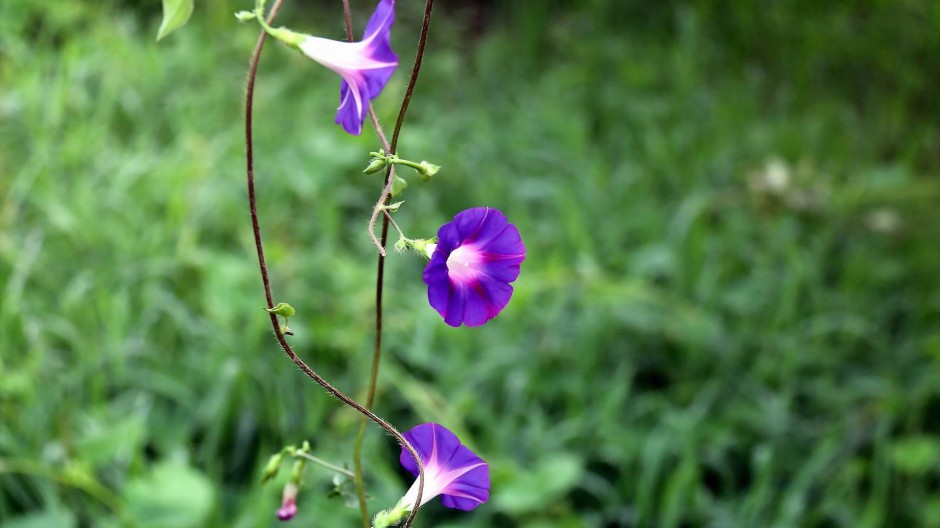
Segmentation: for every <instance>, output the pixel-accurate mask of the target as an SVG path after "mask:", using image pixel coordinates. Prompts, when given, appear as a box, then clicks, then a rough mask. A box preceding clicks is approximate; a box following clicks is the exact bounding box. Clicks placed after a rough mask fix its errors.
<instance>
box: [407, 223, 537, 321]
mask: <svg viewBox="0 0 940 528" xmlns="http://www.w3.org/2000/svg"><path fill="white" fill-rule="evenodd" d="M437 237H438V242H437V246H436V247H434V248H433V252H432V253H431V255H430V256H431V260H430V262H428V265H427V267H426V268H425V269H424V283H425V284H427V285H428V302H430V303H431V306H432V307H433V308H434V309H435V310H437V312H438V313H439V314H441V317H443V318H444V322H445V323H447V324H448V325H450V326H455V327H456V326H460V325H461V324H465V325H467V326H480V325H482V324H484V323H486V322H487V321H489V320H490V319H492V318H494V317H496V315H497V314H499V312H500V311H502V310H503V308H505V307H506V304H508V303H509V298H510V297H512V292H513V289H512V286H511V285H510V283H511V282H513V281H515V280H516V278H517V277H519V265H520V264H522V261H523V260H525V245H524V244H523V243H522V238H521V237H520V236H519V230H518V229H516V226H514V225H512V224H510V223H509V222H508V221H507V220H506V216H505V215H503V213H501V212H500V211H499V210H497V209H493V208H490V207H476V208H473V209H467V210H466V211H462V212H460V213H458V214H457V216H455V217H454V220H453V221H452V222H449V223H447V224H444V225H443V226H441V228H440V229H439V230H438V231H437ZM428 250H429V251H430V250H431V248H430V247H429V248H428Z"/></svg>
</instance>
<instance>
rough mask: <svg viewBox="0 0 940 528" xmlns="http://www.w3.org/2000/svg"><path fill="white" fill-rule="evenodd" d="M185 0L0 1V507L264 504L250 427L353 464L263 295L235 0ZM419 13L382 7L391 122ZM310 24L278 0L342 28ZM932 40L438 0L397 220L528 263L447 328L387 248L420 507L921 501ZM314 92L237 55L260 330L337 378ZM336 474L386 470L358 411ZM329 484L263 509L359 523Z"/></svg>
mask: <svg viewBox="0 0 940 528" xmlns="http://www.w3.org/2000/svg"><path fill="white" fill-rule="evenodd" d="M196 4H197V5H196V11H195V14H194V16H193V20H192V21H191V22H190V23H189V24H188V25H187V26H185V27H184V28H183V29H181V30H180V31H178V32H177V33H174V34H172V35H171V36H170V37H168V38H167V39H165V40H164V41H161V42H160V43H159V44H156V43H154V36H155V35H156V27H157V25H158V23H159V15H160V13H159V8H160V6H159V2H131V1H123V2H122V1H117V0H107V1H104V2H84V3H83V2H73V1H70V0H49V1H46V2H35V3H33V2H26V1H23V0H16V1H12V2H4V3H3V5H2V6H0V38H2V40H0V83H2V84H0V86H2V89H0V175H2V176H0V296H2V298H0V520H2V523H0V524H2V525H3V526H4V527H5V528H6V527H8V528H28V527H46V528H72V527H79V526H105V527H107V526H142V527H183V528H185V527H188V526H220V527H221V526H225V527H229V526H235V527H255V526H273V525H275V524H276V523H277V521H276V520H275V518H274V511H275V509H276V508H277V505H278V503H279V494H280V489H279V483H275V484H268V485H267V486H261V485H260V484H259V475H260V468H261V467H262V466H263V465H264V463H265V462H266V459H267V457H268V456H269V455H270V454H272V453H273V452H275V451H277V450H278V449H280V447H281V446H283V445H285V444H287V443H299V442H300V441H302V440H304V439H309V440H310V441H311V442H312V444H313V446H314V453H315V454H317V455H318V456H321V457H323V458H326V459H328V460H331V461H334V462H337V463H343V462H349V460H350V457H351V452H352V441H353V439H354V437H355V430H356V427H357V425H358V418H357V415H355V414H354V413H353V412H351V411H349V410H347V409H345V408H342V407H341V406H340V405H339V404H338V403H337V402H335V401H333V400H332V399H330V398H329V397H328V396H327V395H326V394H325V393H324V392H323V391H322V390H320V389H319V388H317V387H316V386H314V385H312V384H311V383H309V382H308V381H307V380H306V379H305V378H303V377H302V375H301V374H300V373H299V372H298V371H297V369H296V368H295V367H293V366H292V365H291V364H290V362H289V361H288V360H287V359H286V358H284V357H283V355H282V353H281V352H279V349H278V347H277V346H276V344H275V342H274V340H273V339H272V336H271V334H270V329H269V328H268V326H267V325H268V321H267V318H266V317H265V315H264V313H263V312H262V311H261V307H262V304H263V296H262V292H261V287H260V281H259V279H258V276H257V268H256V264H255V260H254V254H253V245H252V241H251V233H250V225H249V219H248V215H247V207H246V196H245V190H244V173H243V170H244V169H243V164H244V161H243V144H242V142H243V129H242V127H243V125H242V119H243V112H242V110H243V109H242V104H243V96H244V78H245V70H246V66H247V60H248V55H249V53H250V50H251V48H252V46H253V43H254V40H255V38H256V36H257V30H256V29H255V28H254V27H252V26H251V25H238V24H236V23H235V21H234V19H233V17H232V13H233V12H234V11H236V10H239V9H244V8H250V5H249V4H250V2H249V3H245V4H244V5H240V4H237V3H236V4H233V3H230V2H222V1H220V0H211V1H210V0H206V1H199V2H197V3H196ZM353 4H354V7H355V9H356V15H357V16H356V27H357V28H358V29H357V33H359V32H361V28H362V26H363V24H364V20H365V17H366V16H367V15H368V11H369V10H370V9H371V8H372V6H371V5H370V3H369V2H358V1H357V2H353ZM420 4H421V3H420V2H404V1H400V2H399V16H398V23H397V25H396V27H395V29H394V42H395V46H396V50H397V51H398V53H399V55H400V57H401V58H402V63H403V67H402V68H401V71H400V72H399V73H397V74H396V76H395V77H394V78H393V80H392V82H391V84H390V85H389V87H388V88H387V89H386V92H385V93H384V94H383V95H382V97H380V98H379V99H378V101H377V109H378V111H379V114H380V117H381V118H382V119H383V121H384V122H385V123H386V128H389V129H390V128H391V124H392V123H393V118H394V116H395V113H396V112H397V104H398V102H399V101H400V99H401V96H402V95H403V93H404V87H405V83H406V82H407V73H406V72H407V71H409V70H410V60H411V58H412V57H413V54H414V47H415V41H416V38H417V30H418V27H419V23H420V17H421V9H422V7H423V6H422V5H420ZM341 13H342V8H341V3H340V2H328V3H327V2H311V1H307V2H299V1H298V2H287V8H286V9H285V11H284V12H283V14H282V16H281V17H280V21H281V22H282V23H284V24H286V25H289V26H290V27H292V28H294V29H297V30H302V31H307V32H311V33H315V34H318V35H323V36H328V37H333V38H337V39H339V38H342V36H343V30H342V25H341ZM938 49H940V7H938V4H937V3H934V2H929V1H926V0H924V1H919V0H900V1H885V0H863V1H860V2H849V1H831V2H824V3H817V2H805V1H780V2H769V3H764V2H754V3H752V2H747V1H743V0H739V1H732V2H718V1H717V0H705V1H700V2H691V3H689V2H680V1H678V0H670V1H666V2H660V3H649V4H647V3H642V2H629V3H622V2H618V1H614V0H590V1H584V2H573V1H557V0H556V1H547V2H513V3H508V2H504V3H497V2H471V3H458V2H440V5H438V6H437V8H436V14H435V16H434V21H433V25H432V28H431V37H430V41H429V52H428V54H427V56H426V58H425V66H424V70H423V74H422V78H421V79H420V81H419V85H418V90H417V93H416V96H415V99H414V101H413V103H412V106H411V113H410V114H409V118H408V120H407V122H406V125H405V128H404V131H403V134H402V141H401V149H400V151H401V153H402V155H403V156H404V157H406V158H408V157H410V158H415V159H428V160H431V161H433V162H435V163H438V164H440V165H443V167H444V169H443V170H442V171H441V172H440V173H439V174H438V176H436V177H435V180H434V181H433V182H432V183H431V184H423V183H422V182H420V181H419V180H418V179H416V178H413V179H412V180H413V181H412V182H411V187H410V188H409V189H408V191H407V192H406V194H405V195H404V199H405V200H407V203H406V204H405V206H404V207H403V208H402V210H401V212H400V213H399V214H398V220H399V222H400V223H401V224H402V225H403V227H405V229H406V231H407V232H408V233H409V235H411V236H428V235H431V234H433V233H434V232H435V231H436V228H437V226H439V225H440V224H441V223H443V222H444V221H447V220H448V219H450V218H451V217H452V216H453V215H454V214H455V213H456V212H458V211H460V210H461V209H464V208H467V207H471V206H477V205H488V206H492V207H497V208H499V209H501V210H503V211H504V212H506V214H507V215H508V216H509V218H510V220H511V221H513V222H514V223H516V224H517V225H518V227H519V229H520V231H521V232H522V234H523V238H524V239H525V241H526V245H527V247H528V259H527V261H526V262H525V264H524V267H523V272H522V275H521V277H520V279H519V281H518V282H517V283H516V293H515V296H514V298H513V300H512V302H511V303H510V305H509V307H508V309H507V310H505V312H503V313H502V314H501V315H500V316H499V317H498V318H497V319H495V320H494V321H492V322H491V323H489V324H488V325H486V326H485V327H483V328H481V329H466V328H462V329H451V328H449V327H446V326H445V325H444V324H443V323H442V322H441V321H440V318H439V317H438V316H437V315H436V314H435V313H434V312H433V310H431V309H430V308H429V307H428V306H427V303H426V299H425V291H424V287H423V284H422V282H421V278H420V274H421V269H422V263H421V262H420V261H419V259H417V258H415V257H413V256H410V255H402V256H397V255H396V256H393V257H392V258H390V259H389V262H388V272H389V274H388V282H387V284H386V293H387V299H388V304H387V310H386V328H387V332H386V335H385V343H386V344H387V348H386V354H385V356H384V358H383V365H382V372H381V375H380V385H379V400H378V404H377V407H376V409H377V411H378V413H379V414H380V415H382V416H384V417H386V418H388V419H389V420H391V421H392V422H393V423H395V424H396V425H398V426H399V427H400V428H401V429H407V428H410V427H411V426H413V425H415V424H417V423H420V422H424V421H438V422H440V423H443V424H445V425H446V426H447V427H449V428H451V429H453V430H454V431H456V432H458V434H460V435H461V437H462V438H463V439H464V441H465V442H466V443H468V444H469V445H471V446H472V447H473V448H474V449H475V450H477V451H478V452H479V453H480V454H481V455H482V456H483V457H484V458H485V459H486V460H487V461H489V463H490V464H491V468H492V475H493V495H492V499H491V501H490V502H489V503H487V504H486V505H485V506H483V507H481V508H479V509H478V510H476V511H474V512H473V513H470V514H465V513H461V512H452V511H448V510H445V509H444V508H442V507H441V506H440V504H439V503H437V502H435V503H434V504H432V505H429V506H428V507H426V508H425V509H424V510H423V513H422V515H421V517H420V518H419V523H418V525H420V526H476V527H484V526H486V527H492V526H496V527H502V526H525V527H581V526H590V527H593V526H598V527H621V526H622V527H634V526H635V527H691V526H716V527H718V526H721V527H725V526H727V527H736V526H740V527H756V526H774V527H796V526H802V527H816V526H818V527H839V526H846V527H848V526H851V527H872V528H874V527H880V526H924V527H930V526H934V527H936V526H940V495H938V494H937V490H938V489H940V284H938V271H940V214H938V200H940V179H938V175H940V98H938V96H937V74H938V72H940V55H938V52H937V50H938ZM337 85H338V79H337V78H336V77H335V76H334V75H333V74H331V73H330V72H328V71H326V70H325V69H323V68H320V67H318V66H316V65H314V64H311V63H309V62H307V61H305V60H304V59H303V58H302V57H300V56H298V55H297V54H295V53H293V52H290V51H288V50H286V49H284V48H283V47H278V46H274V45H269V47H268V48H267V49H266V50H265V54H264V57H263V59H262V64H261V69H260V74H259V81H258V91H257V94H256V138H257V139H256V151H255V154H256V159H257V171H258V178H259V182H258V183H259V188H258V190H259V193H260V202H259V207H260V210H261V214H262V223H263V229H264V232H265V234H266V246H267V250H268V257H269V265H270V266H271V269H272V273H273V277H272V278H273V281H274V288H275V295H276V296H277V298H278V300H279V301H287V302H290V303H291V304H292V305H293V306H294V307H295V308H297V310H298V316H297V317H295V318H293V319H292V320H291V326H292V327H293V328H294V330H295V331H296V335H295V336H294V338H293V343H294V344H295V345H296V348H297V349H298V350H299V351H300V352H301V353H302V356H303V357H304V358H305V359H306V360H307V361H308V362H309V363H310V364H312V365H314V366H315V368H317V369H318V370H319V372H320V373H322V374H323V375H324V376H325V377H326V378H328V379H330V380H332V381H333V382H334V383H335V384H336V385H337V386H339V387H340V388H342V389H344V390H346V391H347V392H349V393H351V394H354V395H356V396H358V397H362V396H363V394H364V390H365V381H366V379H367V375H368V368H369V362H370V355H371V342H372V329H371V324H372V323H371V316H372V298H373V288H374V272H375V255H374V253H375V252H374V248H373V247H372V246H371V245H370V242H369V238H368V236H367V233H366V221H367V219H368V215H369V212H370V208H371V204H372V203H373V201H374V200H375V199H376V197H377V195H378V191H379V186H380V182H379V180H378V178H377V177H375V176H365V175H363V174H361V172H360V171H361V169H362V167H363V166H364V165H365V163H366V162H367V158H368V154H367V153H368V151H369V150H374V149H375V148H376V147H377V144H376V141H375V139H374V137H373V136H372V135H370V133H368V132H367V133H365V134H364V135H363V136H362V137H361V138H352V137H349V136H346V135H345V134H344V133H343V132H342V131H341V129H340V128H339V127H337V126H335V125H333V124H332V118H333V111H334V109H335V106H336V101H337ZM366 461H367V466H368V469H367V483H368V485H369V491H370V493H371V494H372V496H373V498H372V499H371V500H370V508H371V509H372V511H377V510H378V509H381V508H385V507H388V506H390V505H392V504H393V503H394V502H395V500H397V498H398V497H400V496H401V494H402V493H403V492H404V491H405V489H407V486H408V485H409V484H410V479H409V478H406V477H405V475H403V473H402V471H401V470H400V468H398V464H397V448H395V446H394V443H393V442H392V441H391V439H389V438H388V437H386V436H385V435H383V434H381V432H380V431H379V430H378V429H377V428H375V427H371V428H370V429H369V432H368V435H367V440H366ZM282 477H283V475H282ZM330 478H331V476H330V475H329V474H327V472H326V471H325V470H322V469H318V468H316V467H312V468H311V470H310V471H309V472H308V477H307V480H306V481H307V484H308V486H307V488H306V490H305V491H304V492H303V493H302V495H301V497H300V501H299V503H300V514H299V515H298V518H297V519H296V520H295V521H293V523H294V524H296V525H298V526H314V525H321V524H323V523H326V524H327V525H330V526H355V525H356V524H355V523H356V522H357V521H356V519H357V512H356V511H355V510H354V509H350V508H347V507H346V506H345V505H344V504H343V503H342V501H341V500H339V499H336V498H329V497H327V493H328V492H329V490H330V489H331V485H330ZM282 481H283V478H282V479H281V482H282Z"/></svg>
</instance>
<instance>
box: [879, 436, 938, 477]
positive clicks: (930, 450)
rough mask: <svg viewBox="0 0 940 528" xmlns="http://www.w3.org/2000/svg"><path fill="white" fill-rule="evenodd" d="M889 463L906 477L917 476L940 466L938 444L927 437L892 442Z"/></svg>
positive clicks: (911, 437)
mask: <svg viewBox="0 0 940 528" xmlns="http://www.w3.org/2000/svg"><path fill="white" fill-rule="evenodd" d="M891 462H892V463H893V464H894V467H896V468H897V469H898V471H901V472H902V473H906V474H908V475H919V474H922V473H925V472H927V471H929V470H930V469H931V468H933V467H935V466H937V465H938V464H940V442H938V441H937V440H935V439H933V438H930V437H928V436H909V437H905V438H900V439H898V440H895V441H894V445H892V446H891Z"/></svg>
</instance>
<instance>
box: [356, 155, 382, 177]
mask: <svg viewBox="0 0 940 528" xmlns="http://www.w3.org/2000/svg"><path fill="white" fill-rule="evenodd" d="M387 165H388V160H386V159H385V156H382V157H374V158H372V161H371V162H369V165H368V166H367V167H366V168H365V170H363V171H362V172H364V173H366V174H375V173H376V172H379V171H381V170H384V169H385V167H386V166H387Z"/></svg>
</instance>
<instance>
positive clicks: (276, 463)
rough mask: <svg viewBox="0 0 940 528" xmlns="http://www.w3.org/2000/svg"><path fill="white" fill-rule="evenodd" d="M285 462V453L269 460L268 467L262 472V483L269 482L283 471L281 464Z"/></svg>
mask: <svg viewBox="0 0 940 528" xmlns="http://www.w3.org/2000/svg"><path fill="white" fill-rule="evenodd" d="M283 461H284V452H283V451H282V452H280V453H278V454H276V455H274V456H272V457H271V458H269V459H268V463H267V465H265V466H264V470H263V471H262V472H261V482H267V481H269V480H271V479H273V478H274V477H276V476H277V472H278V471H280V469H281V462H283Z"/></svg>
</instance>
